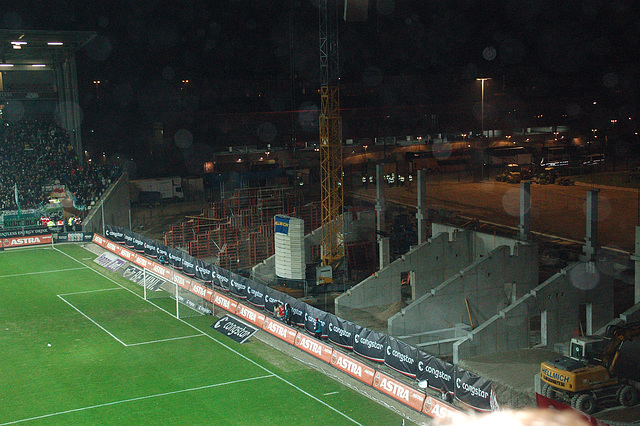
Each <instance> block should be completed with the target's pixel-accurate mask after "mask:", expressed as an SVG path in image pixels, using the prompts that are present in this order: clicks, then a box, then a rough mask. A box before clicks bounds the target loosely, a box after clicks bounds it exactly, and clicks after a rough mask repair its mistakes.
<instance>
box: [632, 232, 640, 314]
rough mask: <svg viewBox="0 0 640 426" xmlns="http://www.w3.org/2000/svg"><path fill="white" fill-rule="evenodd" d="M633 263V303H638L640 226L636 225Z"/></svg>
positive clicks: (639, 300) (639, 290)
mask: <svg viewBox="0 0 640 426" xmlns="http://www.w3.org/2000/svg"><path fill="white" fill-rule="evenodd" d="M631 260H633V261H634V265H635V279H634V284H635V290H634V303H640V226H636V251H635V253H634V254H632V255H631Z"/></svg>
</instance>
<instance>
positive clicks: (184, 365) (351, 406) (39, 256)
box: [0, 244, 410, 426]
mask: <svg viewBox="0 0 640 426" xmlns="http://www.w3.org/2000/svg"><path fill="white" fill-rule="evenodd" d="M95 257H96V255H95V254H93V253H92V252H90V251H88V250H86V249H84V248H83V247H82V246H79V245H73V244H66V245H58V246H56V247H55V248H54V247H52V246H46V247H42V246H41V247H38V248H28V249H18V250H5V251H3V252H0V300H2V303H1V304H0V357H1V359H0V426H1V425H8V424H25V425H51V424H92V425H93V424H215V425H218V424H221V425H234V424H249V425H251V424H274V425H285V424H294V423H295V424H304V425H327V424H330V425H338V424H345V425H347V424H362V425H400V424H402V417H401V416H400V415H399V414H397V413H395V412H394V411H391V410H389V409H387V408H385V407H383V406H381V405H379V404H377V403H376V402H374V401H372V400H370V399H368V398H366V397H364V396H362V395H361V394H359V393H358V392H356V391H354V390H352V389H351V388H349V387H347V386H345V385H342V384H340V383H339V382H338V381H336V380H333V379H331V378H329V377H326V376H325V375H323V374H321V373H320V372H318V371H316V370H315V369H313V368H311V367H309V366H307V365H305V364H303V363H300V362H298V361H295V360H293V359H291V358H290V357H288V356H287V355H285V354H283V353H280V352H279V351H277V350H275V349H273V348H272V347H270V346H268V345H266V344H265V343H263V342H261V341H259V340H258V339H256V338H255V336H254V337H252V338H251V339H249V341H248V342H247V343H244V344H243V345H239V344H237V343H235V342H234V341H232V340H231V339H228V338H227V337H225V336H223V335H222V334H219V333H218V332H216V331H215V330H213V329H212V328H211V327H210V326H211V325H212V324H213V323H214V321H215V318H213V317H211V316H197V317H192V318H187V319H184V320H181V319H176V318H175V316H173V315H172V314H171V313H170V309H171V308H170V306H171V303H166V306H164V305H162V299H161V300H160V301H159V302H158V303H159V304H160V305H155V304H152V303H151V302H149V301H147V300H144V298H143V297H142V288H141V287H139V286H137V285H136V284H133V283H131V282H130V281H127V280H125V279H123V278H122V277H120V276H119V275H117V274H115V273H111V272H109V271H107V270H105V269H103V268H101V267H99V266H98V265H97V264H95V263H94V262H93V259H94V258H95ZM174 310H175V308H174ZM406 424H410V422H408V421H406Z"/></svg>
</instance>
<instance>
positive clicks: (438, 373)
mask: <svg viewBox="0 0 640 426" xmlns="http://www.w3.org/2000/svg"><path fill="white" fill-rule="evenodd" d="M417 357H418V364H417V366H418V370H417V375H416V380H418V381H419V382H420V381H423V380H424V381H427V382H428V383H429V387H430V388H431V389H436V390H439V391H440V392H442V393H445V392H446V393H449V394H451V395H453V393H454V383H453V376H454V374H455V372H454V367H453V364H449V363H448V362H445V361H442V360H441V359H439V358H436V357H434V356H432V355H429V354H426V353H424V352H422V351H418V355H417Z"/></svg>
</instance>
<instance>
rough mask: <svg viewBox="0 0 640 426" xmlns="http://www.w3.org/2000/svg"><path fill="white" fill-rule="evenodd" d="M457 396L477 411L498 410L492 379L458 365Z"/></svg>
mask: <svg viewBox="0 0 640 426" xmlns="http://www.w3.org/2000/svg"><path fill="white" fill-rule="evenodd" d="M455 398H456V399H457V400H458V401H460V402H461V403H463V404H464V405H466V406H467V407H470V408H473V409H474V410H476V411H494V410H498V409H499V408H500V407H499V406H498V401H497V400H496V397H495V394H494V392H493V384H492V382H491V380H488V379H485V378H484V377H480V376H476V375H475V374H473V373H470V372H469V371H466V370H463V369H462V368H459V367H456V388H455Z"/></svg>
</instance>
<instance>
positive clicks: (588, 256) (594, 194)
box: [582, 188, 600, 262]
mask: <svg viewBox="0 0 640 426" xmlns="http://www.w3.org/2000/svg"><path fill="white" fill-rule="evenodd" d="M598 192H600V190H599V189H597V188H596V189H592V190H590V191H589V192H587V235H586V236H585V237H584V240H585V245H584V247H583V248H582V251H584V254H585V255H584V261H586V262H590V261H591V260H592V258H593V256H595V254H596V252H597V250H598Z"/></svg>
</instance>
